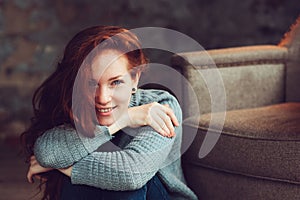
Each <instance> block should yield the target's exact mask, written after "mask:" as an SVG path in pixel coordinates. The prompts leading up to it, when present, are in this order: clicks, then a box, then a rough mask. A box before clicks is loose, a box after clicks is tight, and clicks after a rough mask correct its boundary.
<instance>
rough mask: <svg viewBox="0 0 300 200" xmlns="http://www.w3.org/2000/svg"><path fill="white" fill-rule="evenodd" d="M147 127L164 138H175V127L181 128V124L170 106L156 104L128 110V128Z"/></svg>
mask: <svg viewBox="0 0 300 200" xmlns="http://www.w3.org/2000/svg"><path fill="white" fill-rule="evenodd" d="M147 125H148V126H151V127H152V128H153V129H154V130H156V131H157V132H158V133H160V134H161V135H163V136H167V137H173V136H175V132H174V125H175V126H179V122H178V120H177V118H176V116H175V114H174V112H173V110H172V109H171V108H170V107H169V105H161V104H159V103H157V102H154V103H150V104H145V105H142V106H135V107H131V108H129V109H128V118H127V126H129V127H133V128H135V127H140V126H147Z"/></svg>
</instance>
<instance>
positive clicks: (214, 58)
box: [172, 45, 287, 116]
mask: <svg viewBox="0 0 300 200" xmlns="http://www.w3.org/2000/svg"><path fill="white" fill-rule="evenodd" d="M286 56H287V49H286V48H285V47H279V46H275V45H274V46H272V45H260V46H245V47H236V48H224V49H218V50H208V51H206V52H205V51H198V52H187V53H181V54H178V55H174V56H173V58H172V65H173V67H174V68H176V69H177V70H179V71H180V72H181V73H182V74H183V75H184V77H185V78H186V80H188V82H189V83H190V84H191V87H192V90H193V91H191V90H188V89H187V88H183V95H184V98H185V99H184V102H185V103H184V104H185V105H188V106H185V108H187V110H186V111H184V112H185V113H184V114H185V116H189V115H191V113H193V112H194V110H195V109H196V106H197V105H196V104H199V107H200V113H201V114H203V113H208V112H211V100H212V98H211V96H212V95H213V96H217V97H218V95H219V94H212V93H211V91H209V90H208V86H207V82H206V81H205V79H207V77H205V76H207V70H215V71H214V73H219V74H220V78H221V79H222V82H223V83H224V89H225V94H226V97H225V101H226V110H234V109H241V108H252V107H260V106H265V105H270V104H274V103H279V102H283V101H285V60H286ZM216 69H217V70H216ZM217 87H223V86H222V85H218V86H217ZM193 92H195V94H196V96H197V99H198V102H191V99H192V98H191V95H192V93H193ZM219 99H220V101H224V99H223V97H221V96H220V97H219Z"/></svg>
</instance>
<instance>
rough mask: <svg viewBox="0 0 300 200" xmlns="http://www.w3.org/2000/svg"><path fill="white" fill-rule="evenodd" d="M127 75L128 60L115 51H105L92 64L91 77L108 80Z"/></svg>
mask: <svg viewBox="0 0 300 200" xmlns="http://www.w3.org/2000/svg"><path fill="white" fill-rule="evenodd" d="M127 74H129V62H128V58H127V57H126V56H125V55H124V54H123V55H122V54H121V53H120V52H118V51H116V50H105V51H103V52H101V53H100V54H98V55H97V56H96V57H95V59H94V60H93V62H92V77H93V79H95V80H108V79H109V78H111V77H114V76H119V75H127Z"/></svg>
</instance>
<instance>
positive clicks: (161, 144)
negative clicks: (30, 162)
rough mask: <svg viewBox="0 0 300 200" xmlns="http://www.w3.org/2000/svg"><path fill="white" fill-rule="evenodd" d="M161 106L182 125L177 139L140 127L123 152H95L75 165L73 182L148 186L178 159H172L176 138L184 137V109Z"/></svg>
mask: <svg viewBox="0 0 300 200" xmlns="http://www.w3.org/2000/svg"><path fill="white" fill-rule="evenodd" d="M159 103H162V104H169V105H170V107H171V108H172V109H173V110H174V112H175V115H176V116H177V118H178V121H179V122H180V126H179V127H176V128H175V133H176V136H175V137H173V138H167V137H163V136H161V135H160V134H158V133H157V132H155V130H154V129H152V128H151V127H149V126H145V127H141V128H138V129H137V131H138V134H137V135H136V136H135V137H134V138H133V139H132V141H131V142H130V143H129V144H128V145H127V146H126V147H125V148H124V149H123V150H121V151H115V152H93V153H91V154H90V155H88V156H86V157H85V158H83V159H82V160H80V161H79V162H77V163H75V164H74V165H73V169H72V174H71V181H72V183H73V184H84V185H90V186H94V187H99V188H102V189H108V190H123V191H124V190H135V189H139V188H141V187H142V186H143V185H145V184H146V183H147V182H148V181H149V180H150V179H151V178H152V177H153V176H154V175H155V174H156V173H157V171H158V170H159V169H161V168H163V167H165V166H167V165H169V164H171V162H173V161H175V160H176V159H178V158H170V157H172V156H171V155H172V152H170V151H171V149H172V146H173V144H174V141H175V140H176V137H181V132H182V127H181V121H182V117H181V109H180V107H179V104H178V102H177V101H176V100H170V99H169V100H168V101H164V102H159ZM178 151H179V150H178ZM174 155H178V152H176V153H174Z"/></svg>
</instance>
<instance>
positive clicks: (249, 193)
mask: <svg viewBox="0 0 300 200" xmlns="http://www.w3.org/2000/svg"><path fill="white" fill-rule="evenodd" d="M211 115H214V116H215V117H217V118H218V117H219V116H223V115H221V114H220V113H213V114H205V115H202V116H201V117H200V120H199V119H196V118H194V119H193V120H191V119H190V120H187V121H186V123H185V127H184V134H187V135H188V134H189V133H190V132H191V133H193V132H195V129H196V131H197V136H196V137H195V139H194V142H193V143H192V145H191V146H190V148H189V149H188V151H187V152H186V153H185V155H184V158H183V160H184V162H183V163H184V169H185V171H184V173H185V175H186V177H187V179H188V183H190V186H191V187H192V188H193V189H194V191H196V192H198V193H197V194H198V195H199V196H200V197H202V198H203V199H240V198H237V197H238V196H235V197H232V196H231V197H230V195H241V194H243V195H245V198H243V196H241V198H242V199H257V197H259V196H260V198H259V199H297V198H295V197H296V196H297V195H298V197H299V198H300V189H299V188H300V168H299V166H300V126H299V124H300V103H282V104H277V105H272V106H266V107H259V108H253V109H241V110H233V111H228V112H227V113H226V120H225V124H224V128H223V131H222V134H221V137H220V138H219V141H218V142H217V144H216V146H215V147H214V149H213V150H212V151H211V152H210V153H209V154H208V155H207V156H206V157H205V158H203V159H199V158H198V152H199V149H200V147H201V145H202V142H203V138H204V136H205V135H206V134H207V130H208V125H209V121H210V119H211ZM198 123H199V124H198ZM211 134H214V133H213V131H212V132H211ZM276 191H278V192H279V191H280V192H279V194H280V195H279V196H277V197H276V198H275V196H273V193H274V192H276ZM224 192H226V193H224ZM290 192H292V193H290ZM226 195H227V196H226ZM228 195H229V196H228ZM291 195H292V196H291ZM288 196H290V197H293V198H287V197H288ZM225 197H226V198H225ZM229 197H230V198H229ZM283 197H285V198H283Z"/></svg>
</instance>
